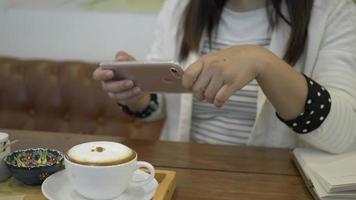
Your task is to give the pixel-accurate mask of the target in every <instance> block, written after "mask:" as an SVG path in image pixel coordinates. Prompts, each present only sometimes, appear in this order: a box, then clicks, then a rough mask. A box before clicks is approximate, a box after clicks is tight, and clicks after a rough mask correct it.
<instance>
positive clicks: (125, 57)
mask: <svg viewBox="0 0 356 200" xmlns="http://www.w3.org/2000/svg"><path fill="white" fill-rule="evenodd" d="M115 58H116V60H118V61H133V60H135V58H134V57H133V56H131V55H130V54H128V53H127V52H125V51H119V52H117V53H116V55H115Z"/></svg>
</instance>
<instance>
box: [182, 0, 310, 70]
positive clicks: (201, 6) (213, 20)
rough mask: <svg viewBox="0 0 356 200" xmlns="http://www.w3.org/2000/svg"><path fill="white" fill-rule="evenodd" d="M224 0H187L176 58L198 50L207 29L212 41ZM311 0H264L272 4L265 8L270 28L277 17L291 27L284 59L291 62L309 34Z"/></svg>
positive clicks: (276, 22)
mask: <svg viewBox="0 0 356 200" xmlns="http://www.w3.org/2000/svg"><path fill="white" fill-rule="evenodd" d="M283 1H285V3H286V5H287V9H288V14H289V15H288V16H284V15H283V13H282V11H281V5H282V2H283ZM226 2H227V0H190V2H189V3H188V5H187V7H186V9H185V12H184V13H185V15H184V18H183V19H182V23H181V25H182V30H183V32H182V33H183V38H182V42H181V46H180V53H179V58H180V60H184V59H185V58H187V56H188V54H189V52H191V51H198V50H199V47H200V46H199V45H200V40H201V38H202V35H203V32H204V31H206V32H207V36H208V38H209V41H210V42H211V37H212V33H213V31H214V28H215V27H216V26H217V24H218V23H219V20H220V16H221V13H222V10H223V8H224V6H225V4H226ZM313 2H314V1H313V0H267V2H266V4H268V5H272V9H267V16H268V19H269V23H270V26H271V28H272V29H273V28H275V27H276V26H277V25H278V23H279V20H283V21H285V22H286V23H287V24H289V26H290V27H291V33H290V36H289V41H288V44H287V45H288V46H287V50H286V53H285V55H284V57H283V59H284V60H285V61H286V62H288V63H289V64H290V65H294V64H295V63H296V62H297V61H298V59H299V57H300V56H301V55H302V53H303V51H304V47H305V43H306V39H307V35H308V24H309V20H310V15H311V10H312V7H313Z"/></svg>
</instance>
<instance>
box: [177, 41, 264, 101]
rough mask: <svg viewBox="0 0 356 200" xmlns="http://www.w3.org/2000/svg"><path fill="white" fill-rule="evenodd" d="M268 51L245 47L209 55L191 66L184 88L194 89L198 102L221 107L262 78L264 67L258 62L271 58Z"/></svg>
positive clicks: (185, 76)
mask: <svg viewBox="0 0 356 200" xmlns="http://www.w3.org/2000/svg"><path fill="white" fill-rule="evenodd" d="M266 51H267V50H265V49H264V48H262V47H258V46H252V45H243V46H234V47H231V48H227V49H223V50H221V51H218V52H214V53H210V54H207V55H205V56H203V57H202V58H200V59H199V60H198V61H196V62H195V63H193V64H192V65H190V66H189V67H188V69H187V70H186V72H185V73H184V76H183V86H184V87H185V88H187V89H190V90H192V91H193V94H194V97H195V98H197V99H198V100H207V101H208V102H210V103H213V104H214V105H215V106H217V107H221V106H222V105H224V103H225V101H226V100H227V99H228V98H229V97H230V96H231V95H233V94H234V93H235V92H236V91H238V90H240V89H241V88H242V87H244V86H245V85H247V84H248V83H249V82H250V81H252V80H253V79H255V78H256V77H257V76H258V75H259V73H260V71H261V68H262V67H261V66H262V64H261V62H260V61H259V60H264V59H268V53H266Z"/></svg>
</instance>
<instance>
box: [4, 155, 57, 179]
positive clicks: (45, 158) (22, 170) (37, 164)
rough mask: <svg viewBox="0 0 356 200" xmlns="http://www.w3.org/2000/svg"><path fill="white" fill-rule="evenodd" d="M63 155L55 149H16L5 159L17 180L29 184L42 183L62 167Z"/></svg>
mask: <svg viewBox="0 0 356 200" xmlns="http://www.w3.org/2000/svg"><path fill="white" fill-rule="evenodd" d="M63 157H64V156H63V154H62V153H61V152H60V151H57V150H54V149H44V148H30V149H24V150H18V151H14V152H12V153H10V154H9V155H8V156H6V157H5V159H4V161H5V163H6V165H7V166H8V168H9V170H10V172H11V173H12V175H13V176H14V177H15V178H16V179H17V180H19V181H21V182H23V183H25V184H27V185H40V184H41V183H42V182H43V181H44V180H45V179H46V178H47V177H48V176H49V175H51V174H53V173H55V172H57V171H58V170H60V169H61V168H62V162H63Z"/></svg>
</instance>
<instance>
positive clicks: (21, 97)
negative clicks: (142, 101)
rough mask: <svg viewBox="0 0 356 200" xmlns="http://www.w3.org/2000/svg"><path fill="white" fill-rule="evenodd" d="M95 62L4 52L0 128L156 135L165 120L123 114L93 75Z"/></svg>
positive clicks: (152, 137)
mask: <svg viewBox="0 0 356 200" xmlns="http://www.w3.org/2000/svg"><path fill="white" fill-rule="evenodd" d="M96 67H97V65H95V64H89V63H83V62H68V61H66V62H55V61H48V60H19V59H15V58H7V57H0V128H4V129H27V130H38V131H61V132H71V133H83V134H98V135H117V136H121V137H128V138H140V139H150V140H156V139H158V137H159V133H160V129H161V126H162V122H163V121H157V122H151V123H143V122H139V121H137V120H135V119H133V118H131V117H129V116H127V115H125V114H124V113H121V112H120V110H119V108H118V107H117V105H116V103H115V102H114V101H113V100H111V99H110V98H109V97H108V96H107V95H106V93H105V92H104V91H103V90H102V88H101V84H100V82H97V81H95V80H93V79H92V72H93V71H94V69H95V68H96Z"/></svg>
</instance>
